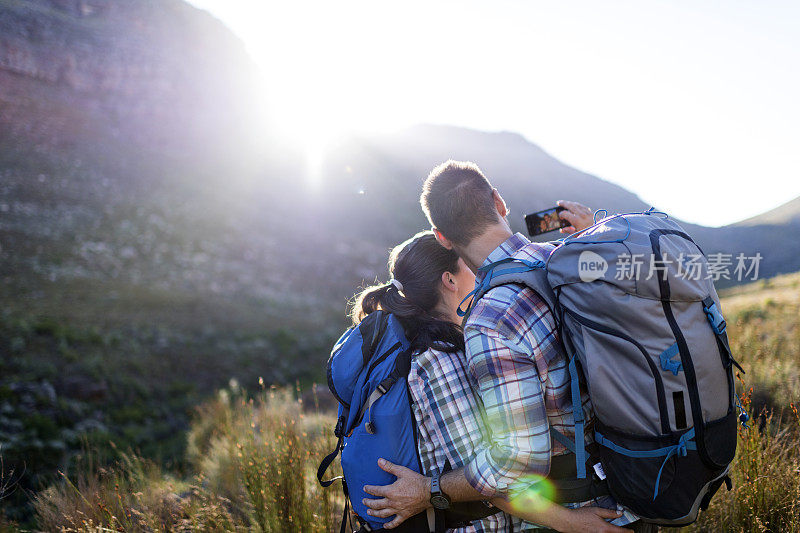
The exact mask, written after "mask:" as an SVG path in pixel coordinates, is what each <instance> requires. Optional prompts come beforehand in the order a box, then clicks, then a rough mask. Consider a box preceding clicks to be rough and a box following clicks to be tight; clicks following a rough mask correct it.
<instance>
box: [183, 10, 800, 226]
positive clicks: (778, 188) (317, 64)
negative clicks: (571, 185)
mask: <svg viewBox="0 0 800 533" xmlns="http://www.w3.org/2000/svg"><path fill="white" fill-rule="evenodd" d="M190 2H191V3H192V4H194V5H196V6H197V7H200V8H203V9H207V10H209V11H210V12H211V13H212V14H214V15H215V16H216V17H217V18H219V19H220V20H222V21H223V22H224V23H225V24H227V25H228V26H229V27H230V28H231V29H232V30H233V31H234V32H235V33H236V34H238V35H239V37H240V38H241V39H242V40H243V41H244V43H245V45H246V46H247V48H248V50H249V52H250V53H251V55H252V56H253V58H254V59H255V61H256V62H257V63H258V64H259V65H260V66H261V68H262V69H263V71H264V77H265V80H266V83H267V86H268V88H269V93H268V94H269V99H270V103H271V106H272V108H273V114H274V115H275V117H276V119H277V120H278V123H279V125H280V126H279V127H280V128H281V130H282V132H283V133H285V135H287V136H289V137H294V138H297V139H300V140H303V141H305V142H309V143H320V142H324V141H325V140H326V139H328V138H331V137H334V136H337V135H342V134H343V133H345V132H347V131H351V130H359V131H367V132H369V131H378V132H385V131H391V130H393V129H396V128H401V127H404V126H408V125H412V124H417V123H436V124H453V125H460V126H466V127H471V128H476V129H482V130H488V131H495V130H510V131H516V132H519V133H521V134H523V135H524V136H525V137H526V138H527V139H529V140H530V141H532V142H534V143H536V144H538V145H540V146H541V147H542V148H544V149H545V150H547V151H548V152H550V153H551V154H553V155H554V156H555V157H557V158H559V159H561V160H562V161H564V162H565V163H567V164H569V165H571V166H574V167H577V168H579V169H581V170H584V171H586V172H589V173H592V174H595V175H597V176H600V177H602V178H604V179H607V180H609V181H613V182H615V183H618V184H620V185H622V186H623V187H626V188H628V189H630V190H632V191H633V192H635V193H637V194H638V195H639V196H640V197H641V198H642V199H643V200H645V201H646V202H649V203H652V204H654V205H657V206H659V207H660V208H663V209H665V210H667V211H669V212H670V213H671V214H673V215H675V216H677V217H679V218H682V219H684V220H687V221H691V222H698V223H701V224H706V225H712V226H717V225H722V224H726V223H730V222H735V221H738V220H741V219H744V218H747V217H749V216H752V215H756V214H758V213H761V212H763V211H766V210H769V209H771V208H773V207H776V206H777V205H779V204H782V203H784V202H787V201H789V200H791V199H793V198H795V197H797V196H800V132H799V130H800V102H798V100H799V99H800V98H798V95H800V2H797V1H795V0H787V1H775V0H749V1H745V0H720V1H702V0H686V1H655V0H629V1H611V0H604V1H602V2H598V1H597V0H577V1H568V0H561V1H556V0H552V1H549V2H543V1H534V0H518V1H510V0H509V1H506V0H492V1H485V0H484V1H481V2H478V1H465V0H460V1H437V0H426V1H417V0H406V1H404V2H383V1H378V0H369V1H366V0H365V1H362V0H337V1H330V0H325V1H306V0H283V1H281V2H275V1H265V0H190ZM477 162H478V163H479V164H480V161H477ZM490 178H491V177H490ZM598 207H601V206H598Z"/></svg>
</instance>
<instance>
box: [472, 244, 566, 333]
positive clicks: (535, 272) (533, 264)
mask: <svg viewBox="0 0 800 533" xmlns="http://www.w3.org/2000/svg"><path fill="white" fill-rule="evenodd" d="M479 272H481V273H483V274H484V276H483V279H482V280H481V282H480V283H479V284H477V285H476V286H475V289H474V290H473V291H472V292H470V293H469V294H468V295H467V297H466V298H464V300H463V301H462V302H461V305H459V307H458V315H459V316H461V317H463V321H462V326H464V325H466V323H467V318H469V315H470V313H471V312H472V310H473V309H474V308H475V305H476V304H477V303H478V301H479V300H480V299H481V298H483V296H484V295H485V294H486V293H487V292H489V291H490V290H491V289H493V288H495V287H499V286H501V285H524V286H526V287H528V288H530V289H532V290H533V291H534V292H536V294H538V295H539V297H541V298H542V300H544V302H545V304H546V305H547V307H548V308H549V309H550V311H551V312H552V313H553V316H556V315H555V310H556V296H555V293H554V292H553V289H552V288H551V287H550V283H549V282H548V281H547V266H546V264H545V262H544V261H527V260H524V259H514V258H512V257H508V258H506V259H501V260H500V261H497V262H494V263H491V264H489V265H486V266H483V267H481V268H480V269H479ZM470 298H471V299H472V301H471V302H470V304H469V307H468V308H467V309H466V310H465V309H462V306H463V305H464V304H465V303H466V302H467V301H469V300H470Z"/></svg>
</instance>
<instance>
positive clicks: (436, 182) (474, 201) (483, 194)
mask: <svg viewBox="0 0 800 533" xmlns="http://www.w3.org/2000/svg"><path fill="white" fill-rule="evenodd" d="M493 190H494V188H493V187H492V184H491V183H489V180H488V179H486V176H484V175H483V172H481V169H480V168H478V165H476V164H475V163H471V162H469V161H453V160H452V159H451V160H449V161H446V162H444V163H442V164H441V165H439V166H437V167H436V168H434V169H433V170H432V171H431V173H430V174H428V178H427V179H426V180H425V183H424V184H423V185H422V195H420V198H419V202H420V204H421V205H422V210H423V211H424V212H425V216H427V217H428V221H429V222H430V223H431V225H432V226H433V227H435V228H436V229H438V230H439V231H440V232H442V235H444V236H445V237H446V238H447V239H448V240H449V241H451V242H452V243H454V244H456V245H459V246H466V245H468V244H469V243H470V242H471V241H472V239H474V238H475V237H478V236H479V235H481V234H482V233H483V232H484V231H485V230H486V228H488V227H489V226H491V225H492V224H496V223H497V222H498V221H499V215H498V213H497V207H496V206H495V203H494V197H493V195H492V191H493Z"/></svg>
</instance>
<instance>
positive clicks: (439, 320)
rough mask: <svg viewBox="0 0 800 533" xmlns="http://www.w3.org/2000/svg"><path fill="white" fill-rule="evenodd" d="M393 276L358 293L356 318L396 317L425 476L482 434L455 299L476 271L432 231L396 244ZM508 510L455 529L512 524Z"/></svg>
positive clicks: (458, 458) (461, 454) (459, 462)
mask: <svg viewBox="0 0 800 533" xmlns="http://www.w3.org/2000/svg"><path fill="white" fill-rule="evenodd" d="M389 272H390V274H391V275H392V279H393V282H390V283H387V284H386V285H379V286H374V287H369V288H367V289H366V290H364V291H363V292H362V293H361V294H360V295H359V296H358V297H357V299H356V301H355V304H354V306H353V310H352V313H351V315H352V318H353V322H354V323H355V324H358V323H359V322H361V320H362V319H363V318H364V317H365V316H366V315H368V314H369V313H372V312H373V311H376V310H378V309H382V310H384V311H388V312H390V313H392V314H394V315H395V317H397V319H398V320H399V321H400V323H401V324H402V326H403V329H404V330H405V332H406V337H407V338H408V339H409V341H410V342H411V345H412V348H413V351H414V354H415V355H414V357H413V358H412V360H411V371H410V372H409V374H408V385H409V390H410V392H411V397H412V400H413V402H414V404H413V406H412V407H413V409H412V410H413V412H414V417H415V418H416V422H417V427H418V428H419V439H418V446H419V457H420V461H421V463H422V470H423V473H424V474H425V475H427V476H432V475H434V474H437V473H440V472H442V471H444V470H445V469H446V468H447V469H450V468H458V467H460V466H463V465H464V464H465V463H466V462H467V461H469V460H470V459H471V458H472V457H473V456H474V455H475V448H476V447H477V446H478V444H479V443H480V442H481V440H482V439H484V438H485V437H486V433H485V432H486V429H485V427H486V426H485V424H484V423H483V421H482V420H481V408H480V405H479V400H478V398H477V395H476V394H475V393H474V391H473V390H472V389H471V387H470V382H469V379H468V377H467V365H466V360H465V358H464V336H463V334H462V331H461V327H460V326H459V325H458V324H459V323H460V320H459V318H458V315H457V314H456V309H457V308H458V304H459V303H461V301H462V300H463V299H464V298H465V297H466V295H467V294H468V293H469V292H470V291H471V290H472V289H473V288H474V286H475V275H474V274H473V273H472V271H471V270H470V269H469V268H467V266H466V265H465V264H464V262H463V261H462V260H461V259H459V257H458V256H457V255H456V254H455V252H453V251H451V250H448V249H446V248H444V247H443V246H442V245H440V244H439V243H438V242H437V241H436V238H435V237H434V235H433V233H432V232H430V231H426V232H422V233H418V234H417V235H415V236H414V237H412V238H411V239H408V240H407V241H405V242H404V243H402V244H400V245H398V246H396V247H395V248H394V249H393V250H392V252H391V255H390V257H389ZM511 520H512V518H511V517H510V516H509V515H507V514H505V513H497V514H495V515H492V516H489V517H487V518H484V519H482V520H478V521H476V522H473V524H472V525H471V526H468V527H463V528H458V529H455V530H450V531H454V532H458V533H462V532H463V533H481V532H495V531H510V530H511V529H510V527H509V526H510V523H511Z"/></svg>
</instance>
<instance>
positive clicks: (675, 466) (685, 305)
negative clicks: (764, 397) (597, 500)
mask: <svg viewBox="0 0 800 533" xmlns="http://www.w3.org/2000/svg"><path fill="white" fill-rule="evenodd" d="M556 244H557V246H556V247H555V248H554V249H553V250H552V252H551V253H550V255H549V257H548V259H547V261H546V262H529V261H522V260H518V259H505V260H502V261H499V262H497V263H494V264H492V265H487V266H486V267H483V268H482V270H483V271H484V272H485V273H486V275H485V277H484V279H483V280H482V283H481V284H480V285H479V286H477V287H476V289H475V291H474V297H473V300H472V303H471V304H470V308H469V309H468V310H467V311H466V312H465V314H467V315H468V314H469V310H471V309H472V307H473V306H474V305H475V303H476V302H477V301H478V300H479V299H480V298H481V297H482V296H483V295H484V294H485V293H486V292H487V291H489V290H490V289H492V288H493V287H497V286H499V285H506V284H522V285H526V286H528V287H530V288H531V289H533V290H534V291H535V292H537V293H538V294H539V295H540V296H541V297H542V299H543V300H544V301H545V302H546V303H547V305H548V306H549V308H550V310H551V311H552V312H553V316H554V317H555V319H556V323H557V325H558V329H559V334H560V338H561V341H562V343H563V346H564V349H565V350H566V353H567V355H568V359H569V361H570V362H569V367H568V368H569V371H570V374H571V387H572V400H573V407H574V411H573V416H574V417H575V439H574V442H573V441H572V439H569V438H567V437H566V436H564V435H562V434H560V433H558V432H555V431H554V430H551V435H552V436H553V437H554V438H556V439H558V440H559V441H560V442H562V443H563V444H564V445H565V446H567V448H568V449H570V450H571V451H572V452H573V453H574V454H575V460H576V467H577V472H578V477H579V478H585V476H586V470H587V468H586V466H587V464H588V465H589V466H590V475H598V472H599V473H600V474H599V475H605V476H607V483H608V489H609V491H610V493H611V495H612V496H614V498H615V499H616V500H617V501H618V502H619V503H620V504H622V505H624V506H625V507H626V508H628V509H629V510H631V511H632V512H634V513H636V514H637V515H639V516H640V517H642V518H643V519H645V520H647V521H649V522H654V523H658V524H663V525H685V524H689V523H691V522H693V521H695V520H696V519H697V516H698V513H699V510H700V509H705V508H706V507H707V506H708V503H709V501H710V499H711V497H712V496H713V495H714V493H715V492H716V491H717V489H719V487H720V486H721V484H722V483H723V482H724V483H725V484H726V485H727V486H728V489H730V478H729V477H728V471H729V468H730V463H731V461H732V460H733V457H734V454H735V452H736V436H737V419H739V420H740V421H741V422H742V423H745V422H746V416H747V415H746V414H744V412H743V411H741V406H739V405H738V402H737V396H736V392H735V388H734V381H733V371H732V365H736V366H737V368H740V369H741V367H739V365H738V363H736V361H734V359H733V357H732V355H731V351H730V348H729V345H728V338H727V336H726V333H725V320H724V319H723V318H722V315H721V314H720V311H719V298H718V296H717V292H716V290H715V289H714V285H713V283H712V281H711V280H710V279H708V277H709V276H708V263H707V261H706V259H705V257H704V255H703V252H702V250H700V248H699V247H698V246H697V245H696V244H695V243H694V241H693V240H692V239H691V237H689V235H687V234H686V233H685V232H684V231H683V229H681V227H680V226H678V225H677V224H676V223H675V222H673V221H671V220H670V219H669V218H668V217H667V216H666V215H664V214H663V213H659V212H654V211H653V210H652V209H651V210H650V211H647V212H645V213H635V214H620V215H613V216H609V217H606V218H604V219H603V220H600V221H599V222H598V223H596V224H595V225H594V226H592V227H591V228H589V229H587V230H585V231H583V232H581V233H579V234H576V235H571V236H570V237H568V238H566V239H564V240H563V241H561V242H560V243H556ZM465 320H466V318H465ZM581 381H583V382H585V386H586V388H587V390H588V393H589V397H590V398H591V402H592V405H593V407H594V411H595V414H596V417H595V420H594V424H593V427H592V428H591V429H589V428H585V427H584V425H585V421H584V420H583V410H582V409H581V408H580V405H581V404H580V389H579V384H580V382H581ZM585 429H586V430H587V431H593V436H594V440H595V442H597V443H598V444H599V446H597V452H596V454H597V456H596V457H594V456H593V457H591V458H589V457H587V456H586V450H585V446H584V430H585ZM598 461H599V463H600V464H601V468H599V469H598V468H594V469H591V466H592V465H595V464H596V463H597V462H598ZM593 470H594V473H592V471H593Z"/></svg>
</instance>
